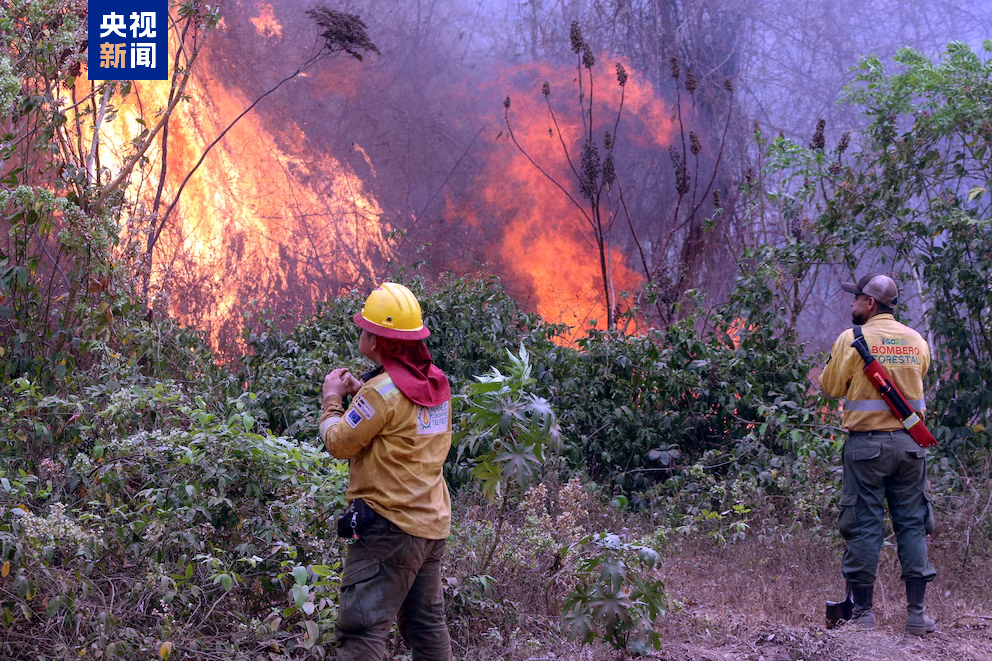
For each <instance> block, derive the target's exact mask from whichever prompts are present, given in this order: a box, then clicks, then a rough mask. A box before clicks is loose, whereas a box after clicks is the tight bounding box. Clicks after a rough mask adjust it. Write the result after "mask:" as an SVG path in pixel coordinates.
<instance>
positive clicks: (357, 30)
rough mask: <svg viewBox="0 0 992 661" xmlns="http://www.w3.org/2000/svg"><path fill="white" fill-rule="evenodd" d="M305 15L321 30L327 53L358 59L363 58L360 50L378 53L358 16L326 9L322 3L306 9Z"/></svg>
mask: <svg viewBox="0 0 992 661" xmlns="http://www.w3.org/2000/svg"><path fill="white" fill-rule="evenodd" d="M307 16H309V17H310V18H312V19H313V20H315V21H316V22H317V25H319V26H320V27H321V29H322V30H323V32H321V33H320V37H321V38H322V39H323V40H324V50H325V51H326V52H327V54H332V55H333V54H335V53H342V52H343V53H347V54H348V55H351V56H352V57H353V58H355V59H356V60H359V61H361V60H362V59H363V55H362V53H361V52H360V51H364V52H366V53H375V54H377V55H378V54H380V53H379V49H378V47H376V45H375V44H374V43H372V39H371V38H369V33H368V28H367V27H366V26H365V23H363V22H362V19H361V18H359V17H358V16H356V15H354V14H346V13H344V12H340V11H335V10H333V9H328V8H327V7H325V6H324V5H318V6H317V8H316V9H308V10H307Z"/></svg>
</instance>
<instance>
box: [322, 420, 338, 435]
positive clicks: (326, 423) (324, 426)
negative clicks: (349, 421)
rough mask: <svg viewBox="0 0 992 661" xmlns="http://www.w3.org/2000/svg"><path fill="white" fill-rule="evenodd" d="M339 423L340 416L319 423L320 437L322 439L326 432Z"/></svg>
mask: <svg viewBox="0 0 992 661" xmlns="http://www.w3.org/2000/svg"><path fill="white" fill-rule="evenodd" d="M339 422H341V416H335V417H331V418H327V419H326V420H324V421H323V422H322V423H320V437H321V438H323V437H324V432H326V431H327V430H328V429H330V428H331V427H332V426H333V425H336V424H338V423H339Z"/></svg>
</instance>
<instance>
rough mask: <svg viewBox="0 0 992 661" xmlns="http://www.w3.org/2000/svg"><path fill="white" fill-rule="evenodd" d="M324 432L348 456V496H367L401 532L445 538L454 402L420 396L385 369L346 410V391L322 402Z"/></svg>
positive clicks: (336, 452) (330, 445)
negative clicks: (425, 402) (445, 471)
mask: <svg viewBox="0 0 992 661" xmlns="http://www.w3.org/2000/svg"><path fill="white" fill-rule="evenodd" d="M321 409H322V413H321V416H320V438H321V440H322V441H323V442H324V447H326V448H327V451H328V452H330V453H331V454H332V455H333V456H334V457H336V458H338V459H350V460H351V469H350V473H351V484H350V485H349V486H348V493H347V497H348V501H349V502H351V501H352V500H355V499H356V498H361V499H363V500H364V501H365V502H366V503H368V505H369V507H371V508H372V509H373V510H375V512H376V513H377V514H379V515H381V516H383V517H385V518H386V519H388V520H389V521H391V522H392V523H394V524H395V525H396V526H398V527H399V528H400V529H401V530H402V531H403V532H405V533H407V534H409V535H413V536H415V537H422V538H425V539H445V538H446V537H447V536H448V535H449V534H450V532H451V497H450V496H449V495H448V485H447V484H446V483H445V481H444V476H443V475H442V474H441V469H442V467H443V466H444V461H445V459H446V458H447V457H448V450H449V449H450V448H451V402H450V400H449V401H447V402H444V403H442V404H439V405H438V406H435V407H433V408H427V407H424V406H420V405H419V404H415V403H414V402H412V401H411V400H410V399H409V398H408V397H407V396H406V395H404V394H403V393H402V392H400V389H399V388H397V387H396V384H395V383H393V380H392V379H391V378H390V377H389V375H388V374H387V373H385V372H383V373H382V374H379V375H378V376H375V377H373V378H371V379H369V380H368V382H367V383H365V385H363V386H362V388H361V389H360V390H359V391H358V393H357V394H356V395H355V397H354V399H353V400H352V402H351V406H350V407H348V410H347V411H345V410H344V407H343V404H342V401H341V398H340V397H338V396H337V395H328V396H327V397H325V398H324V401H323V402H322V403H321Z"/></svg>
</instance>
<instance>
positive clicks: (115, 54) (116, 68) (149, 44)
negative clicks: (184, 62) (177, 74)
mask: <svg viewBox="0 0 992 661" xmlns="http://www.w3.org/2000/svg"><path fill="white" fill-rule="evenodd" d="M88 28H89V46H88V50H89V78H90V80H168V79H169V0H140V1H136V0H132V1H131V2H121V1H120V0H89V25H88Z"/></svg>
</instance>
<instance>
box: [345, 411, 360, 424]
mask: <svg viewBox="0 0 992 661" xmlns="http://www.w3.org/2000/svg"><path fill="white" fill-rule="evenodd" d="M344 421H345V422H347V423H348V426H349V427H351V428H352V429H354V428H355V427H357V426H358V423H359V422H361V421H362V414H361V413H359V412H358V411H356V410H355V409H351V410H350V411H348V412H347V413H346V414H345V416H344Z"/></svg>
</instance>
